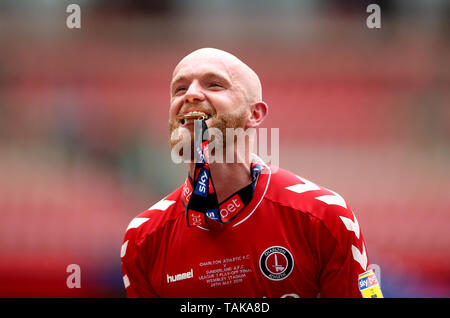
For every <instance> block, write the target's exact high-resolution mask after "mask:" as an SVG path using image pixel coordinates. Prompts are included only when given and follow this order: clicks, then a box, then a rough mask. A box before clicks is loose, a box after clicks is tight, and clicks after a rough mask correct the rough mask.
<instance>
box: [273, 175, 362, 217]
mask: <svg viewBox="0 0 450 318" xmlns="http://www.w3.org/2000/svg"><path fill="white" fill-rule="evenodd" d="M271 169H272V170H273V172H272V180H271V181H270V187H269V189H268V191H267V194H266V198H267V199H269V200H271V201H272V202H274V203H275V204H278V205H280V206H283V207H285V208H288V209H290V210H293V212H294V213H297V212H298V213H302V214H308V215H310V216H312V217H313V218H317V219H320V220H322V221H323V222H324V223H326V224H327V225H330V224H333V223H336V221H338V220H339V219H340V216H342V217H346V218H351V219H352V220H353V217H352V215H353V213H352V211H351V209H350V207H349V205H348V204H347V202H346V200H345V199H344V198H343V197H342V196H341V195H340V194H338V193H337V192H335V191H333V190H330V189H328V188H326V187H324V186H321V185H319V184H317V183H315V182H312V181H310V180H308V179H306V178H304V177H301V176H299V175H296V174H295V173H292V172H290V171H287V170H285V169H281V168H271Z"/></svg>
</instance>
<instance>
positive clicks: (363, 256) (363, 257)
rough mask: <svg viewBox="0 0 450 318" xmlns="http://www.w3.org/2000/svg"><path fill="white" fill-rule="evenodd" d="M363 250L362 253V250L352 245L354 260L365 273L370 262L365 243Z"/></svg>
mask: <svg viewBox="0 0 450 318" xmlns="http://www.w3.org/2000/svg"><path fill="white" fill-rule="evenodd" d="M362 249H363V251H362V253H361V252H360V250H359V249H358V248H357V247H356V246H355V245H352V254H353V259H354V260H355V261H357V262H358V263H359V264H360V265H361V267H362V269H363V270H364V271H366V269H367V262H368V260H367V253H366V248H365V246H364V243H363V246H362Z"/></svg>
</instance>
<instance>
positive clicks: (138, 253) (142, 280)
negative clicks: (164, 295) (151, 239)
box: [120, 228, 159, 298]
mask: <svg viewBox="0 0 450 318" xmlns="http://www.w3.org/2000/svg"><path fill="white" fill-rule="evenodd" d="M139 243H141V244H142V243H143V242H138V240H137V231H136V228H131V229H127V232H126V233H125V238H124V242H123V244H122V248H121V255H120V256H121V260H122V273H123V283H124V287H125V290H126V293H127V296H128V297H129V298H155V297H159V296H158V295H157V293H156V292H155V290H154V289H153V288H152V286H151V284H150V282H149V279H148V275H146V268H147V266H146V265H145V264H148V261H149V260H148V256H149V255H148V253H146V254H144V253H143V251H144V249H143V248H142V246H141V244H139Z"/></svg>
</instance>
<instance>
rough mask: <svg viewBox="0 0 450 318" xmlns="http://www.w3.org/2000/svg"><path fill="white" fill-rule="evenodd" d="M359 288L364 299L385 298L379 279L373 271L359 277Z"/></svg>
mask: <svg viewBox="0 0 450 318" xmlns="http://www.w3.org/2000/svg"><path fill="white" fill-rule="evenodd" d="M358 287H359V291H360V292H361V294H362V296H363V298H383V293H382V292H381V288H380V285H379V284H378V280H377V277H376V276H375V273H374V272H373V271H372V270H369V271H367V272H364V273H362V274H361V275H359V277H358Z"/></svg>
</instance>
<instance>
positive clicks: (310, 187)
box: [286, 176, 320, 193]
mask: <svg viewBox="0 0 450 318" xmlns="http://www.w3.org/2000/svg"><path fill="white" fill-rule="evenodd" d="M296 177H297V178H299V179H300V181H301V182H303V183H299V184H294V185H291V186H289V187H286V189H287V190H290V191H293V192H296V193H304V192H308V191H316V190H320V187H319V186H318V185H317V184H315V183H312V182H311V181H309V180H306V179H303V178H301V177H299V176H296Z"/></svg>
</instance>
